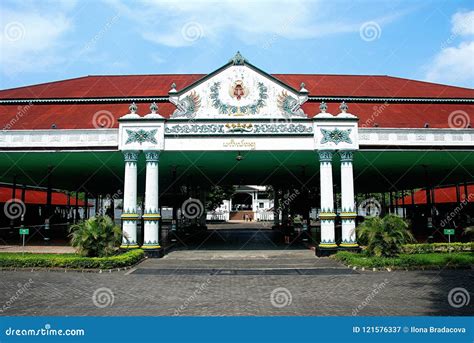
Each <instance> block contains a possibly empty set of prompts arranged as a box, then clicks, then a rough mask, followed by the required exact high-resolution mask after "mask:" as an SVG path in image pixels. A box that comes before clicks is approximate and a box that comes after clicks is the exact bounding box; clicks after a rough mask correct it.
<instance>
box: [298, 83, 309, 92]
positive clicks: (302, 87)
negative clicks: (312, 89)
mask: <svg viewBox="0 0 474 343" xmlns="http://www.w3.org/2000/svg"><path fill="white" fill-rule="evenodd" d="M305 87H306V84H305V83H304V82H301V84H300V93H309V92H308V90H307V89H306V88H305Z"/></svg>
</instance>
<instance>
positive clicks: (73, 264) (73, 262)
mask: <svg viewBox="0 0 474 343" xmlns="http://www.w3.org/2000/svg"><path fill="white" fill-rule="evenodd" d="M144 256H145V253H144V252H143V250H141V249H135V250H130V251H127V252H125V253H123V254H118V255H114V256H109V257H82V256H79V255H77V254H33V253H24V254H22V253H0V268H68V269H113V268H121V267H127V266H131V265H133V264H135V263H138V262H139V261H140V260H142V259H143V258H144Z"/></svg>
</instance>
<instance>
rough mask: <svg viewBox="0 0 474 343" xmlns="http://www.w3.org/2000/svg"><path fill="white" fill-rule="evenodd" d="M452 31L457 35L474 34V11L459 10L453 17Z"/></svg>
mask: <svg viewBox="0 0 474 343" xmlns="http://www.w3.org/2000/svg"><path fill="white" fill-rule="evenodd" d="M451 22H452V24H453V29H452V32H453V33H454V34H457V35H472V34H474V11H470V12H458V13H456V14H455V15H453V17H452V18H451Z"/></svg>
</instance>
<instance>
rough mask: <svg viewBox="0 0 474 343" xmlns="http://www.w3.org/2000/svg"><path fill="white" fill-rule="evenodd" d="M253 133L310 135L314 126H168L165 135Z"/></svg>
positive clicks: (230, 124) (246, 124) (229, 124)
mask: <svg viewBox="0 0 474 343" xmlns="http://www.w3.org/2000/svg"><path fill="white" fill-rule="evenodd" d="M236 132H240V133H252V134H268V133H273V134H302V135H305V134H310V133H312V132H313V127H312V126H305V125H303V124H293V123H290V124H286V123H285V124H252V123H227V124H185V125H166V126H165V134H167V135H169V134H177V135H179V134H191V135H192V134H197V135H199V134H212V133H217V134H227V133H229V134H230V133H236Z"/></svg>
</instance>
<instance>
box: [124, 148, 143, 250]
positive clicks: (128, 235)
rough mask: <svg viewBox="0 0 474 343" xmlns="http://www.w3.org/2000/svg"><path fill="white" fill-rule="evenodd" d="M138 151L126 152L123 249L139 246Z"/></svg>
mask: <svg viewBox="0 0 474 343" xmlns="http://www.w3.org/2000/svg"><path fill="white" fill-rule="evenodd" d="M138 153H139V152H138V151H124V152H123V154H124V158H125V177H124V186H123V210H122V230H123V238H122V245H121V246H120V247H121V248H124V249H133V248H138V244H137V220H138V213H137V160H138Z"/></svg>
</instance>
